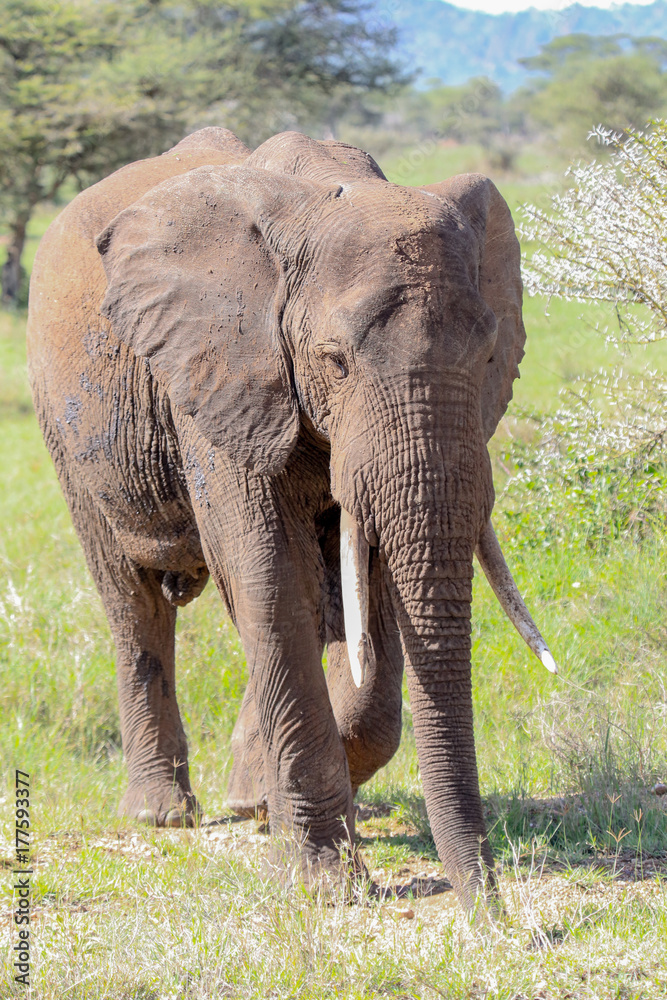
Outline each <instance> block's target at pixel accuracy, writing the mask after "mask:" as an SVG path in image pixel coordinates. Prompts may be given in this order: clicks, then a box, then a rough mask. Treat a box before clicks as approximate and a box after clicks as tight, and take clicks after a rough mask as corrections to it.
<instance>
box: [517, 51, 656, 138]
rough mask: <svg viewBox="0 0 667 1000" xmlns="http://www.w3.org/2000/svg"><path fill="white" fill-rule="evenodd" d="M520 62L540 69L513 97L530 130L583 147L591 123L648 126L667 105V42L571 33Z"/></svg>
mask: <svg viewBox="0 0 667 1000" xmlns="http://www.w3.org/2000/svg"><path fill="white" fill-rule="evenodd" d="M519 62H520V63H521V64H522V65H523V66H525V67H526V68H527V69H529V70H530V71H531V72H533V73H537V74H539V75H538V76H537V79H535V80H534V81H533V82H532V83H531V84H529V85H528V86H527V87H524V88H521V90H519V91H518V92H517V94H516V95H515V97H514V104H515V107H516V108H517V111H518V110H519V109H520V108H522V109H523V111H524V114H525V118H526V124H527V126H528V127H529V128H530V129H533V130H534V129H535V128H537V129H538V130H539V131H540V132H542V133H544V134H548V135H550V136H551V140H552V142H555V143H556V144H562V143H565V145H566V146H567V147H568V149H571V150H575V151H576V152H578V153H580V152H583V151H584V149H585V145H586V138H587V136H588V133H589V132H590V130H591V128H593V127H594V125H597V124H598V123H602V125H603V126H604V127H605V128H608V129H613V130H617V131H621V130H625V129H627V128H628V127H635V128H643V127H644V125H645V124H646V122H647V121H648V120H649V119H650V118H655V117H657V116H658V115H660V114H664V113H665V110H666V109H667V72H665V69H666V67H667V41H665V40H663V39H661V38H631V37H629V36H627V35H617V36H615V37H609V38H595V37H593V36H591V35H584V34H580V35H566V36H565V37H563V38H556V39H554V40H553V41H551V42H549V43H548V44H547V45H544V46H542V52H541V53H540V54H539V55H537V56H533V57H532V58H529V59H520V60H519Z"/></svg>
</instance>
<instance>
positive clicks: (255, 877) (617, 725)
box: [0, 163, 667, 1000]
mask: <svg viewBox="0 0 667 1000" xmlns="http://www.w3.org/2000/svg"><path fill="white" fill-rule="evenodd" d="M466 167H467V164H466V163H463V164H462V168H463V169H465V168H466ZM450 172H451V171H450ZM46 217H47V213H45V214H44V215H43V216H42V217H41V219H40V218H38V219H37V220H36V223H35V226H36V230H37V229H41V228H43V225H44V223H45V222H46ZM36 230H35V231H36ZM549 313H550V316H549V317H546V316H545V315H544V303H542V302H539V301H537V300H529V301H528V302H527V304H526V326H527V328H528V334H529V345H528V352H527V355H526V359H525V361H524V363H523V366H522V376H523V377H522V380H521V382H520V383H519V386H518V391H517V392H516V393H515V404H514V405H515V406H517V407H523V408H527V409H541V410H544V409H546V408H548V407H552V406H554V405H556V403H555V401H556V399H557V394H558V392H559V390H560V389H561V388H563V387H566V386H567V385H568V383H569V382H570V381H571V380H572V378H574V377H576V376H577V375H578V374H580V373H581V372H583V371H586V370H591V369H593V368H595V367H597V366H599V365H600V364H604V363H605V359H606V351H605V348H604V345H603V342H602V338H601V337H600V336H599V334H595V333H593V332H592V331H593V330H594V327H595V323H596V322H602V323H604V322H606V321H607V319H606V318H605V317H604V316H602V318H601V317H600V315H599V314H598V312H597V311H595V310H592V309H590V308H589V309H586V310H584V309H583V307H581V306H579V305H577V304H572V303H570V304H568V303H552V305H551V307H550V309H549ZM580 316H583V317H584V318H583V319H580V318H579V317H580ZM24 324H25V315H24V314H22V313H17V314H14V315H9V314H6V313H4V314H0V470H1V475H2V493H1V497H0V524H2V530H1V533H0V757H1V759H2V761H3V763H4V784H3V785H2V786H0V821H1V825H0V829H1V830H2V836H3V841H4V845H3V849H2V851H1V852H0V854H4V858H5V864H6V865H10V864H11V858H12V853H11V848H10V838H11V837H12V836H13V834H12V827H11V823H12V814H11V809H10V806H11V804H12V802H13V797H14V789H13V770H12V769H13V768H15V767H20V768H22V769H24V770H27V771H29V772H30V773H31V776H32V778H31V780H32V798H33V823H34V827H33V837H34V840H33V846H34V868H35V877H34V882H33V906H34V913H35V919H34V923H33V925H32V947H33V948H34V957H33V982H34V984H35V986H34V990H33V996H35V997H36V996H39V998H40V1000H51V998H54V1000H55V998H60V997H68V998H69V997H72V998H84V997H85V998H88V997H90V998H93V997H95V998H98V997H99V998H102V997H104V998H111V1000H121V998H122V1000H129V998H139V997H141V998H144V1000H147V998H153V1000H158V998H159V1000H167V998H171V997H174V998H177V997H178V998H190V997H192V998H205V997H206V998H208V997H214V996H216V997H217V996H229V997H267V996H268V997H299V998H310V997H313V998H318V1000H319V998H322V997H329V996H337V997H346V998H347V997H349V998H357V997H358V998H362V997H363V998H370V997H397V998H398V997H402V998H406V997H419V998H421V997H424V998H431V997H438V996H446V997H452V998H458V997H470V998H473V997H474V998H481V997H490V996H494V997H507V998H517V1000H518V998H519V997H526V998H530V1000H533V998H535V1000H537V998H542V1000H546V998H552V997H563V998H565V997H574V998H582V1000H583V998H607V997H609V998H611V997H615V998H616V997H623V998H634V997H637V998H639V997H647V998H652V997H665V996H667V973H666V972H665V970H666V969H667V905H666V904H667V899H666V896H665V884H666V883H665V881H664V878H661V877H659V872H661V871H662V872H663V873H665V872H666V871H667V864H666V860H667V859H666V856H665V848H666V845H667V809H666V808H665V805H666V799H665V798H662V799H660V798H658V797H656V796H655V795H653V794H652V792H651V788H652V786H653V784H654V782H655V781H656V780H658V779H660V780H663V781H664V780H667V732H666V721H665V720H666V718H667V694H666V692H665V685H664V676H665V663H666V660H667V626H666V618H665V607H666V606H667V585H666V582H665V566H666V565H667V551H666V549H667V539H665V537H664V536H660V535H653V536H651V537H650V538H648V539H646V540H645V541H644V542H643V543H642V545H635V544H632V543H630V542H628V541H627V540H625V539H621V540H619V541H611V542H610V543H609V546H608V547H607V549H606V550H605V551H604V552H600V551H597V550H593V549H588V548H586V546H583V545H582V546H579V547H571V548H566V547H561V548H558V547H553V548H552V549H551V550H548V551H547V550H541V549H536V548H528V547H521V546H519V545H518V544H515V542H514V540H513V539H512V537H510V536H509V534H508V530H509V529H508V524H509V522H508V521H507V520H506V519H505V518H503V517H502V511H499V516H498V518H497V522H498V525H499V530H500V531H501V533H502V534H503V535H504V539H503V540H504V543H505V547H506V550H507V552H508V555H509V558H510V562H511V564H512V568H513V570H514V572H515V576H516V579H517V582H518V584H519V587H520V590H521V592H522V593H523V594H524V596H525V598H526V601H527V603H528V605H529V606H530V608H531V609H532V611H533V613H534V616H535V618H536V620H537V621H538V622H539V624H540V626H541V627H542V629H543V631H544V633H545V635H546V636H547V637H548V639H549V640H550V642H551V644H552V648H553V651H554V654H555V655H556V658H557V660H558V661H559V664H560V667H561V673H560V675H559V677H558V678H553V677H552V676H551V675H549V674H547V673H546V671H544V670H543V668H542V667H541V666H540V664H539V663H538V662H537V661H536V660H535V659H534V658H532V657H531V656H530V654H529V653H528V651H527V650H526V648H525V646H524V645H523V644H522V642H521V640H520V639H519V638H518V636H517V635H516V633H515V632H514V631H513V629H512V627H511V626H510V625H509V623H508V622H507V620H506V619H505V618H504V616H503V614H502V612H501V611H500V609H499V607H498V605H497V602H496V601H495V599H494V598H493V595H492V594H491V592H490V590H489V587H488V586H487V584H486V582H485V580H484V579H483V577H482V576H481V574H478V575H477V576H476V579H475V603H474V632H473V642H474V646H473V663H474V697H475V711H476V739H477V747H478V759H479V765H480V776H481V782H482V790H483V795H484V799H485V807H486V811H487V817H488V821H489V829H490V836H491V840H492V844H493V848H494V851H495V853H496V856H497V858H498V859H499V867H500V872H501V886H502V891H503V895H504V898H505V900H506V904H507V907H508V913H509V923H508V925H507V926H505V927H503V926H499V927H498V928H495V929H486V930H476V929H474V928H470V927H469V926H468V925H467V924H466V922H465V920H464V919H463V917H462V916H461V914H460V913H459V911H458V908H457V907H456V905H455V903H454V902H453V900H452V893H451V892H442V893H438V894H436V895H434V896H432V897H429V896H424V895H422V892H423V889H420V886H423V884H425V881H426V880H428V879H431V880H433V879H435V880H436V882H437V880H438V878H440V877H441V873H440V869H439V866H438V862H437V858H436V855H435V852H434V848H433V843H432V840H431V837H430V831H429V827H428V821H427V818H426V813H425V808H424V802H423V797H422V792H421V785H420V780H419V772H418V766H417V761H416V756H415V751H414V742H413V738H412V730H411V720H410V713H409V706H407V708H406V712H405V723H404V738H403V742H402V744H401V748H400V750H399V752H398V753H397V755H396V757H395V758H394V759H393V761H392V762H391V763H390V764H389V765H388V766H387V767H386V768H385V769H384V770H383V771H381V772H380V773H379V774H378V775H377V776H376V777H375V778H374V779H373V780H372V781H371V782H370V783H369V784H368V785H367V786H365V787H364V788H363V789H362V792H361V796H360V798H361V801H362V803H363V804H365V805H366V806H368V807H369V809H368V815H367V816H366V818H365V819H364V821H363V822H360V824H359V833H360V840H361V844H362V849H363V851H364V856H365V859H366V863H367V865H368V868H369V870H370V872H371V874H372V875H373V877H374V878H375V879H376V880H377V881H379V882H381V883H382V884H383V885H389V886H392V887H394V888H395V889H396V888H397V887H399V888H400V890H401V896H402V898H400V899H396V898H391V899H388V900H384V901H382V900H378V899H371V898H368V899H365V900H362V902H363V905H353V906H350V905H348V903H347V902H346V901H345V900H343V899H340V900H338V901H337V900H336V896H335V893H334V896H333V898H328V899H327V898H322V899H313V898H312V897H311V896H309V895H308V894H307V893H305V891H304V890H303V888H302V887H300V885H299V884H298V880H297V881H294V882H293V883H292V884H290V885H288V886H287V887H285V886H284V885H282V884H281V883H280V881H279V880H278V879H277V878H276V877H274V875H273V874H272V871H271V867H270V863H269V860H268V854H267V848H266V838H265V837H264V836H263V835H261V834H258V833H257V832H256V830H255V827H254V825H253V824H252V823H244V824H228V823H225V824H222V825H220V826H212V827H205V828H204V829H203V830H201V831H197V832H188V831H178V832H160V831H146V830H140V829H139V828H137V827H135V826H134V825H133V824H131V823H128V822H125V821H120V820H118V819H117V818H116V815H115V809H116V804H117V802H118V799H119V797H120V794H121V791H122V787H123V782H124V773H123V764H122V759H121V752H120V745H119V731H118V716H117V706H116V694H115V679H114V667H113V658H114V657H113V648H112V644H111V640H110V636H109V631H108V627H107V624H106V620H105V617H104V614H103V612H102V608H101V605H100V602H99V599H98V597H97V594H96V592H95V590H94V588H93V586H92V583H91V581H90V579H89V576H88V573H87V570H86V567H85V564H84V561H83V556H82V553H81V550H80V548H79V545H78V542H77V540H76V537H75V535H74V532H73V530H72V527H71V524H70V521H69V516H68V513H67V510H66V507H65V504H64V501H63V499H62V496H61V494H60V491H59V488H58V485H57V482H56V479H55V475H54V472H53V469H52V467H51V464H50V460H49V458H48V456H47V454H46V451H45V449H44V446H43V444H42V442H41V438H40V435H39V431H38V429H37V426H36V422H35V420H34V416H33V415H32V410H31V406H30V400H29V394H28V390H27V384H26V373H25V355H24V345H23V337H24ZM633 363H635V364H637V365H641V364H642V363H643V359H642V358H641V357H638V358H637V359H636V360H635V361H634V362H633ZM511 426H514V424H512V425H511ZM496 473H497V475H498V478H499V480H501V479H502V478H503V476H504V472H503V470H502V468H501V467H500V466H499V465H498V466H497V468H496ZM554 516H555V517H557V516H558V512H557V511H554ZM177 642H178V654H177V655H178V683H179V701H180V704H181V710H182V714H183V717H184V721H185V725H186V729H187V732H188V737H189V741H190V748H191V772H192V778H193V783H194V785H195V788H196V790H197V792H198V795H199V797H200V798H201V800H202V802H203V803H204V806H205V808H206V814H207V817H208V818H210V817H214V816H218V815H220V814H221V812H222V809H223V803H224V795H225V781H226V775H227V772H228V768H229V763H230V735H231V729H232V726H233V723H234V721H235V715H236V712H237V711H238V707H239V705H240V699H241V696H242V691H243V685H244V683H245V664H244V659H243V653H242V650H241V648H240V646H239V643H238V640H237V639H236V636H235V634H234V631H233V629H232V627H231V625H230V623H229V622H228V620H227V619H226V617H225V614H224V611H223V608H222V604H221V602H220V600H219V598H218V596H217V594H216V592H215V590H214V588H213V587H212V586H209V587H208V588H207V589H206V591H205V592H204V594H203V595H202V597H201V598H199V599H198V600H197V601H196V602H194V603H193V604H192V605H190V606H189V607H187V608H185V609H183V611H182V612H180V613H179V625H178V639H177ZM406 699H407V694H406ZM0 860H1V859H0ZM5 870H6V871H7V874H6V876H5V877H3V879H2V880H0V886H1V893H0V898H1V900H2V902H1V903H0V939H1V940H2V942H3V944H4V945H8V944H9V943H10V941H11V940H12V934H13V930H12V925H11V919H10V917H11V900H12V897H11V877H10V875H9V869H8V868H6V869H5ZM656 871H657V872H658V875H656ZM403 897H404V898H403ZM410 914H412V916H411V915H410ZM9 954H10V952H9V949H8V948H5V950H4V954H3V959H4V961H5V962H6V961H7V959H8V956H9ZM10 973H11V970H10V968H9V966H8V965H7V966H6V967H5V971H4V973H0V975H4V977H5V980H4V985H3V986H0V995H2V996H3V997H4V996H8V997H9V996H19V995H25V991H23V993H22V992H21V989H22V988H21V987H17V986H16V985H14V984H12V983H11V976H10ZM0 981H1V980H0Z"/></svg>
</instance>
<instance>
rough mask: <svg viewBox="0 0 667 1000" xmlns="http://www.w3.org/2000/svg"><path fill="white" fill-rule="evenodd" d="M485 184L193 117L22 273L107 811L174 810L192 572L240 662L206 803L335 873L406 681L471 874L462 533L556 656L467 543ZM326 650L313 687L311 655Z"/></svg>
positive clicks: (489, 242)
mask: <svg viewBox="0 0 667 1000" xmlns="http://www.w3.org/2000/svg"><path fill="white" fill-rule="evenodd" d="M521 295H522V291H521V279H520V273H519V248H518V243H517V240H516V237H515V234H514V227H513V223H512V219H511V215H510V212H509V210H508V208H507V205H506V204H505V202H504V201H503V199H502V197H501V196H500V194H499V193H498V191H497V190H496V188H495V187H494V186H493V184H492V183H491V182H490V181H489V180H488V179H487V178H485V177H482V176H480V175H476V174H473V175H463V176H460V177H454V178H451V179H450V180H447V181H443V182H442V183H441V184H434V185H431V186H429V187H428V188H423V189H420V188H407V187H401V186H398V185H394V184H390V183H389V182H388V181H387V180H386V179H385V177H384V175H383V174H382V171H381V170H380V168H379V167H378V166H377V164H376V163H375V162H374V161H373V160H372V158H371V157H370V156H368V155H367V154H366V153H363V152H362V151H361V150H357V149H354V148H351V147H349V146H345V145H343V144H340V143H335V142H316V141H313V140H311V139H308V138H306V137H305V136H303V135H300V134H296V133H285V134H282V135H278V136H275V137H274V138H273V139H270V140H269V141H268V142H266V143H264V144H263V145H262V146H260V147H259V148H258V149H256V150H255V151H254V152H252V153H251V152H250V150H248V149H247V148H246V147H245V146H244V145H243V144H242V143H241V142H240V141H239V140H238V139H237V138H236V137H235V136H233V135H232V134H231V133H230V132H228V131H227V130H225V129H216V128H211V129H204V130H203V131H201V132H197V133H195V134H194V135H192V136H189V137H188V138H187V139H184V140H183V142H181V143H179V144H178V145H177V146H176V147H174V148H173V149H172V150H169V151H168V152H167V153H165V154H164V155H162V156H159V157H156V158H154V159H151V160H146V161H143V162H140V163H134V164H130V165H129V166H127V167H125V168H123V169H122V170H120V171H118V172H117V173H115V174H113V175H111V176H110V177H108V178H107V179H106V180H104V181H102V182H100V183H99V184H97V185H95V186H94V187H91V188H89V189H88V190H86V191H84V192H83V193H82V194H81V195H79V196H78V198H76V199H75V200H74V202H72V204H71V205H69V206H68V208H66V209H65V211H64V212H63V213H62V214H61V215H60V217H59V218H58V219H57V220H56V221H55V222H54V223H53V225H52V226H51V228H50V229H49V231H48V233H47V234H46V236H45V237H44V239H43V241H42V244H41V247H40V249H39V252H38V255H37V259H36V262H35V267H34V271H33V278H32V286H31V293H30V317H29V328H28V344H29V369H30V376H31V384H32V388H33V395H34V400H35V407H36V411H37V414H38V417H39V420H40V423H41V426H42V430H43V433H44V437H45V440H46V443H47V445H48V447H49V450H50V452H51V454H52V456H53V460H54V463H55V467H56V470H57V473H58V476H59V478H60V482H61V485H62V488H63V491H64V494H65V496H66V498H67V502H68V504H69V508H70V511H71V515H72V519H73V522H74V525H75V527H76V530H77V532H78V535H79V538H80V540H81V544H82V546H83V548H84V550H85V554H86V558H87V561H88V565H89V567H90V571H91V573H92V575H93V577H94V579H95V582H96V584H97V587H98V588H99V592H100V594H101V597H102V601H103V603H104V607H105V610H106V613H107V616H108V619H109V623H110V626H111V630H112V633H113V637H114V640H115V644H116V649H117V677H118V692H119V705H120V719H121V731H122V739H123V750H124V754H125V759H126V762H127V768H128V778H129V784H128V790H127V792H126V794H125V796H124V798H123V801H122V802H121V807H120V808H121V812H124V813H126V814H128V815H130V816H135V817H142V818H144V819H147V820H149V821H152V822H155V823H158V824H173V823H180V822H192V821H193V818H194V817H195V816H196V813H197V811H198V809H199V807H198V805H197V802H196V799H195V797H194V795H193V792H192V789H191V787H190V779H189V773H188V764H187V744H186V739H185V733H184V730H183V725H182V722H181V718H180V714H179V710H178V704H177V700H176V688H175V665H174V628H175V620H176V607H177V606H180V605H182V604H184V603H187V601H188V600H191V599H192V598H194V597H196V596H197V594H198V593H199V592H200V591H201V590H202V588H203V586H204V585H205V583H206V580H207V578H208V574H209V573H210V574H211V576H212V577H213V579H214V581H215V584H216V586H217V587H218V589H219V591H220V593H221V595H222V597H223V599H224V601H225V604H226V606H227V608H228V610H229V613H230V614H231V616H232V618H233V620H234V623H235V625H236V627H237V629H238V631H239V634H240V637H241V640H242V642H243V646H244V649H245V653H246V656H247V661H248V670H249V677H250V681H249V684H248V690H247V693H246V698H245V700H244V703H243V707H242V711H241V716H240V718H239V722H238V724H237V727H236V730H235V734H234V754H235V763H234V770H233V773H232V779H231V783H230V798H231V800H232V801H233V802H234V804H235V805H236V806H237V807H238V808H240V809H250V810H252V809H255V808H256V807H257V806H261V805H265V807H266V808H267V810H268V815H269V821H270V826H271V829H272V830H274V831H277V830H281V829H285V828H288V829H291V830H293V831H294V832H295V833H296V834H297V836H298V838H299V839H300V840H301V842H302V843H303V845H304V847H303V852H304V858H305V861H304V864H305V865H306V866H309V865H314V866H315V867H317V866H324V867H325V868H328V869H330V868H333V869H337V867H338V866H339V865H340V864H341V861H340V858H341V845H342V844H343V843H345V842H349V841H353V838H354V820H353V805H352V799H353V793H354V791H355V790H356V788H357V787H358V786H359V785H360V784H361V783H362V782H364V781H367V780H368V778H370V777H371V775H372V774H374V773H375V771H376V770H377V769H378V768H379V767H381V766H382V765H383V764H385V763H386V762H387V761H388V760H389V758H390V757H391V756H392V754H393V753H394V752H395V750H396V747H397V746H398V741H399V738H400V730H401V683H402V675H403V670H404V669H405V670H406V671H407V680H408V687H409V691H410V698H411V704H412V712H413V719H414V727H415V737H416V742H417V751H418V755H419V762H420V769H421V773H422V776H423V782H424V793H425V797H426V804H427V808H428V813H429V818H430V822H431V826H432V830H433V835H434V838H435V842H436V845H437V848H438V851H439V854H440V857H441V859H442V862H443V864H444V867H445V871H446V872H447V874H448V876H449V877H450V878H451V879H452V881H453V883H454V885H455V886H456V888H457V890H458V893H459V896H460V897H461V899H462V901H463V902H464V904H466V905H473V903H474V900H475V898H476V895H477V893H478V892H479V890H480V888H483V887H484V886H485V884H486V883H490V884H491V885H492V884H493V859H492V856H491V852H490V850H489V847H488V842H487V840H486V832H485V829H484V821H483V818H482V808H481V801H480V794H479V786H478V778H477V765H476V760H475V747H474V741H473V714H472V696H471V672H470V612H471V596H472V595H471V582H472V575H473V553H474V552H475V550H477V553H478V556H479V558H480V561H481V563H482V565H483V567H484V568H485V571H486V572H487V574H488V575H489V578H490V580H491V582H492V585H493V587H494V589H495V591H496V593H497V594H498V596H499V598H500V600H501V602H502V604H503V606H504V607H505V609H506V610H507V612H508V614H509V615H510V617H511V618H512V620H513V621H514V623H515V624H516V626H517V628H519V630H520V631H521V633H522V635H524V637H525V638H526V640H527V641H528V643H529V645H531V648H533V649H534V650H535V651H536V652H537V654H538V655H540V656H541V657H542V659H543V662H545V663H546V664H547V665H548V666H553V661H552V660H550V654H549V653H548V651H547V650H546V646H545V645H544V643H543V641H542V639H541V637H540V635H539V633H538V632H537V629H536V628H535V626H534V625H533V623H532V621H531V620H530V616H529V615H528V612H527V611H526V609H525V607H524V605H523V602H522V601H521V598H520V596H519V594H518V591H517V590H516V587H515V585H514V583H513V581H512V579H511V575H510V573H509V570H508V569H507V566H506V564H505V561H504V559H503V557H502V553H501V552H500V549H499V547H498V544H497V542H496V539H495V535H494V534H493V529H492V527H491V524H490V520H489V518H490V514H491V508H492V505H493V486H492V480H491V471H490V463H489V458H488V453H487V447H486V444H487V441H488V439H489V438H490V437H491V435H492V434H493V432H494V429H495V427H496V425H497V423H498V421H499V419H500V417H501V416H502V414H503V412H504V410H505V408H506V406H507V403H508V401H509V399H510V398H511V395H512V382H513V380H514V378H515V377H516V376H517V374H518V368H517V365H518V362H519V361H520V359H521V357H522V354H523V345H524V339H525V333H524V328H523V323H522V319H521ZM325 643H326V644H327V645H328V651H329V652H328V660H329V669H328V673H327V676H326V678H325V674H324V671H323V669H322V653H323V649H324V645H325Z"/></svg>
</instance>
